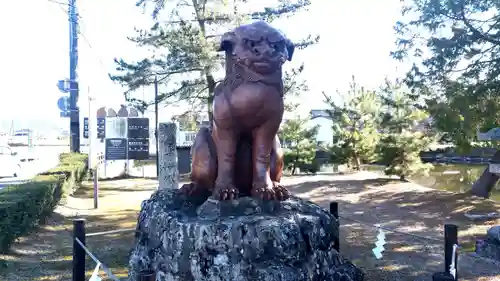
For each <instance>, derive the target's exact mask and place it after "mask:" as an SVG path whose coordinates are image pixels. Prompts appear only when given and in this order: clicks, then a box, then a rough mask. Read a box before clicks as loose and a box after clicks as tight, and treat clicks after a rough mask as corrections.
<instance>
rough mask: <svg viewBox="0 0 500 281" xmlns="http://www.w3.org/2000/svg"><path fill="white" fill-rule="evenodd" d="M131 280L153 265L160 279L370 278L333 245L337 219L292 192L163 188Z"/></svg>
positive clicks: (135, 254)
mask: <svg viewBox="0 0 500 281" xmlns="http://www.w3.org/2000/svg"><path fill="white" fill-rule="evenodd" d="M137 230H138V232H137V234H136V241H135V246H134V249H133V250H132V253H131V256H130V262H129V280H130V281H137V280H138V279H137V272H140V271H142V270H153V271H155V272H157V277H156V281H258V280H262V281H299V280H300V281H313V280H314V281H337V280H339V281H340V280H346V281H347V280H352V281H358V280H359V281H361V280H363V279H364V275H363V273H362V271H361V270H360V269H358V268H356V267H355V266H354V265H353V264H352V263H350V262H349V261H348V260H346V259H344V258H343V257H342V256H340V254H339V253H338V252H336V251H335V250H334V249H333V243H334V241H335V240H334V238H335V237H334V235H336V234H335V233H338V231H337V230H338V221H337V220H336V219H335V218H334V217H333V216H331V215H330V214H329V213H328V212H327V211H326V210H324V209H322V208H320V207H319V206H317V205H315V204H313V203H310V202H307V201H304V200H301V199H299V198H291V199H289V200H287V201H284V202H276V201H271V202H263V201H260V200H254V199H252V198H249V197H244V198H241V199H238V200H234V201H226V202H218V201H213V200H210V199H209V200H206V197H205V198H189V200H188V199H186V198H185V197H183V196H182V195H181V194H180V193H179V191H178V190H160V191H158V192H156V193H155V194H153V195H152V197H151V198H150V199H149V200H147V201H145V202H144V203H143V205H142V210H141V213H140V215H139V219H138V226H137Z"/></svg>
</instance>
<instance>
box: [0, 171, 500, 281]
mask: <svg viewBox="0 0 500 281" xmlns="http://www.w3.org/2000/svg"><path fill="white" fill-rule="evenodd" d="M363 175H365V174H360V175H336V176H331V175H318V176H305V177H290V178H287V179H285V181H284V184H285V185H287V187H288V188H289V189H290V191H292V192H293V193H294V194H295V195H297V196H300V197H303V198H305V199H308V200H311V201H313V202H315V203H317V204H319V205H321V206H323V207H325V208H328V205H329V203H330V202H331V201H337V202H339V203H340V215H341V219H340V223H341V226H342V227H341V246H340V247H341V253H342V254H343V255H345V256H346V257H348V258H349V259H351V260H352V261H354V262H355V263H356V264H357V265H359V266H360V267H362V268H363V269H364V270H365V271H366V273H367V277H368V278H367V281H369V280H372V281H381V280H409V281H410V280H411V281H415V280H422V281H424V280H426V281H428V280H431V277H430V276H431V275H432V273H433V272H436V271H443V270H444V268H443V260H444V258H443V245H442V244H443V242H442V240H443V233H442V228H443V224H444V223H456V224H457V225H459V227H460V228H459V229H460V242H461V246H462V249H461V250H462V251H464V250H468V247H469V248H470V243H471V242H472V241H474V239H475V237H477V236H478V235H480V234H482V233H485V229H486V227H487V226H488V224H500V221H485V222H472V221H469V220H468V219H467V218H466V217H464V213H466V212H491V211H499V210H500V207H499V205H498V204H496V203H494V202H492V201H488V200H480V199H475V198H472V197H470V196H468V195H464V194H450V193H446V192H440V191H435V190H429V189H425V188H422V187H419V186H416V185H413V184H411V183H401V182H399V181H396V180H391V179H384V178H382V179H379V178H369V177H363ZM100 187H101V188H100V193H99V199H100V200H101V202H102V204H103V207H102V208H101V207H100V208H99V210H92V207H91V206H92V197H93V190H92V186H91V184H90V183H87V185H85V186H83V187H82V188H81V189H79V190H78V191H77V192H76V193H75V195H74V196H73V197H70V198H69V199H70V200H69V201H68V202H69V203H68V204H66V206H64V208H65V210H69V211H71V213H64V212H63V211H61V210H59V211H58V212H56V213H54V215H53V216H52V217H51V218H50V219H49V220H48V221H47V223H46V225H44V226H42V227H40V228H39V230H38V231H37V232H36V233H33V234H31V235H29V236H27V237H24V238H22V239H20V240H19V241H18V242H17V243H16V244H15V245H14V247H13V249H12V251H11V253H9V254H6V255H0V259H1V260H2V262H1V264H0V266H1V267H0V276H2V278H1V279H2V281H4V280H5V281H26V280H71V263H72V246H73V242H72V241H73V240H72V234H71V230H72V219H73V218H75V217H76V215H74V213H75V212H76V211H78V212H80V216H84V217H85V219H86V230H87V233H96V232H102V231H109V230H116V229H128V228H135V225H136V221H137V215H138V212H139V208H140V202H141V201H142V200H144V199H147V198H149V196H150V194H151V193H152V192H154V190H156V181H153V180H144V179H140V180H139V179H126V180H115V181H106V182H102V183H101V185H100ZM360 222H362V223H360ZM375 223H380V224H381V225H382V226H383V227H386V228H390V229H394V230H397V231H400V232H403V233H410V234H411V235H408V234H401V233H394V232H387V233H386V236H387V239H386V240H387V244H386V245H385V246H384V247H385V249H386V250H385V252H384V253H383V258H382V259H380V260H377V259H376V258H375V257H374V256H373V253H372V251H371V250H372V248H374V247H375V241H376V236H377V234H378V230H377V228H375V227H373V224H375ZM133 236H134V231H128V232H125V233H119V234H107V235H102V236H92V237H88V238H87V241H86V242H87V245H88V247H89V249H90V250H91V251H92V252H93V253H94V254H95V255H96V256H97V257H98V258H99V259H100V260H101V261H102V262H103V263H104V264H106V265H108V266H109V267H110V268H111V270H112V272H113V273H114V274H115V275H117V276H118V277H120V278H125V277H126V275H127V268H126V266H127V263H128V255H129V252H130V250H131V247H132V245H133ZM467 245H469V246H467ZM459 262H460V263H459V266H460V267H459V274H460V279H461V280H464V281H465V280H495V278H498V279H499V280H500V276H499V275H496V274H499V273H498V272H499V270H498V268H499V267H498V266H499V265H494V264H492V263H491V262H487V261H485V260H479V259H474V258H472V257H470V256H469V255H467V254H462V255H461V258H460V260H459ZM94 266H95V263H94V262H93V261H92V260H90V258H89V257H87V262H86V269H87V275H88V276H87V277H90V274H91V273H92V270H93V268H94ZM102 274H103V275H102V276H105V275H104V273H102ZM480 277H482V278H485V279H480Z"/></svg>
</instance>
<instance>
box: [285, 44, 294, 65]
mask: <svg viewBox="0 0 500 281" xmlns="http://www.w3.org/2000/svg"><path fill="white" fill-rule="evenodd" d="M285 46H286V51H287V53H288V61H291V60H292V57H293V52H295V44H293V42H292V41H290V40H288V39H287V40H286V43H285Z"/></svg>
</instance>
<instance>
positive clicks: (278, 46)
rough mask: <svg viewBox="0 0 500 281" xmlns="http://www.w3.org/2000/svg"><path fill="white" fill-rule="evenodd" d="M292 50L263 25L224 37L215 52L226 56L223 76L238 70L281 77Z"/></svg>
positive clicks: (277, 34) (289, 42) (248, 25)
mask: <svg viewBox="0 0 500 281" xmlns="http://www.w3.org/2000/svg"><path fill="white" fill-rule="evenodd" d="M294 50H295V46H294V44H293V43H292V42H291V41H290V40H288V39H287V38H286V37H285V36H284V35H283V34H282V33H281V32H280V31H279V30H277V29H275V28H273V27H272V26H271V25H269V24H268V23H266V22H264V21H257V22H253V23H251V24H246V25H241V26H239V27H237V28H235V29H234V30H232V31H230V32H227V33H225V34H224V35H223V36H222V38H221V41H220V46H219V51H224V52H225V53H226V75H228V74H230V73H231V72H239V71H238V70H237V69H239V70H240V71H241V70H243V71H244V72H246V73H248V72H252V73H253V74H256V75H257V76H269V75H271V76H272V75H273V74H279V75H280V76H281V67H282V65H283V63H285V61H287V60H288V61H290V60H292V56H293V52H294ZM277 72H278V73H277Z"/></svg>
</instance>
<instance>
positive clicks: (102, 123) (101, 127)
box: [83, 117, 106, 139]
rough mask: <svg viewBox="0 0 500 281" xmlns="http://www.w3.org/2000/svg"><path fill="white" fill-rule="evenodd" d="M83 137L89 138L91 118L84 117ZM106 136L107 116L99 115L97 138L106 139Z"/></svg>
mask: <svg viewBox="0 0 500 281" xmlns="http://www.w3.org/2000/svg"><path fill="white" fill-rule="evenodd" d="M83 137H84V138H86V139H88V138H89V118H88V117H84V118H83ZM105 137H106V118H104V117H98V118H97V138H98V139H104V138H105Z"/></svg>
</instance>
